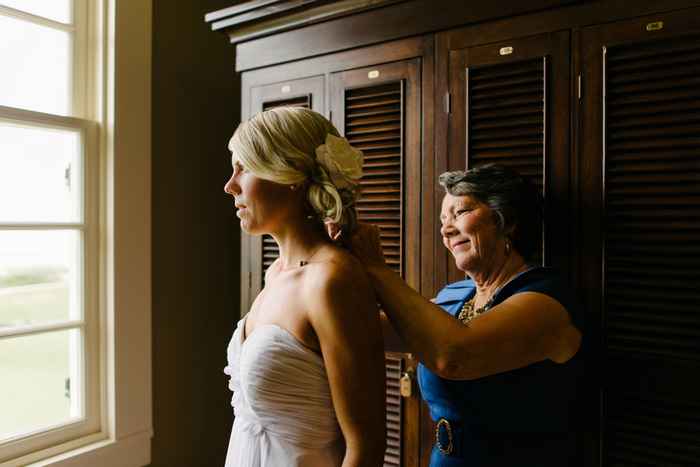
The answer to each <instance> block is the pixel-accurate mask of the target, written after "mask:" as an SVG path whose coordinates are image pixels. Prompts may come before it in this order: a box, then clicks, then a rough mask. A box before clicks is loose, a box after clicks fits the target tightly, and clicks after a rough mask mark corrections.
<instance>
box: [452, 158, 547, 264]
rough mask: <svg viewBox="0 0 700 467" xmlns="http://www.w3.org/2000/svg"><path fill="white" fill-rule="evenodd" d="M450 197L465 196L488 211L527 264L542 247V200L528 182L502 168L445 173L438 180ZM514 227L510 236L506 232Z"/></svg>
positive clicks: (513, 171)
mask: <svg viewBox="0 0 700 467" xmlns="http://www.w3.org/2000/svg"><path fill="white" fill-rule="evenodd" d="M438 182H439V183H440V185H441V186H443V187H444V188H445V192H446V193H449V194H451V195H452V196H464V195H468V196H471V197H472V198H474V199H475V200H476V201H477V202H478V203H479V204H482V205H484V206H486V207H487V208H489V209H490V210H491V212H492V214H493V217H494V221H495V222H496V226H497V227H498V229H499V230H500V231H501V233H502V234H503V235H505V236H507V237H508V238H510V239H511V241H512V242H513V248H515V250H516V251H517V252H518V253H520V254H521V255H522V256H523V257H524V258H525V259H526V260H527V259H529V258H530V256H531V255H532V254H533V253H534V252H535V251H537V249H538V248H539V247H540V246H541V245H542V220H543V216H544V198H543V197H542V194H541V193H540V191H539V190H538V188H537V187H536V186H535V184H534V183H533V182H532V181H531V180H530V179H529V178H525V177H523V176H522V175H520V174H519V173H518V172H516V171H515V170H514V169H513V168H511V167H509V166H507V165H504V164H488V165H483V166H480V167H475V168H473V169H471V170H467V171H466V172H465V171H461V170H459V171H455V172H445V173H443V174H442V175H440V177H439V178H438ZM512 226H515V229H514V231H513V232H512V234H510V235H508V233H507V230H508V229H509V228H510V227H512Z"/></svg>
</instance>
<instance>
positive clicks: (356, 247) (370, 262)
mask: <svg viewBox="0 0 700 467" xmlns="http://www.w3.org/2000/svg"><path fill="white" fill-rule="evenodd" d="M339 235H340V240H341V241H342V243H343V245H344V246H345V247H346V248H347V249H348V250H350V253H352V254H353V255H355V256H356V257H357V258H358V259H359V260H360V262H361V263H362V265H363V266H364V267H365V268H368V267H371V266H377V265H384V264H386V260H385V259H384V252H383V251H382V241H381V238H380V230H379V226H378V225H375V224H364V223H361V224H360V225H359V226H358V227H357V229H356V230H355V233H353V234H352V235H344V234H343V233H342V232H341V233H340V234H339ZM331 238H333V237H331Z"/></svg>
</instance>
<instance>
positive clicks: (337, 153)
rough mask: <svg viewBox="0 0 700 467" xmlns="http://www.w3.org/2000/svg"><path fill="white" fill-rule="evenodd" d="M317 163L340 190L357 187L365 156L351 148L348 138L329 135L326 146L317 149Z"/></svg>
mask: <svg viewBox="0 0 700 467" xmlns="http://www.w3.org/2000/svg"><path fill="white" fill-rule="evenodd" d="M316 161H317V162H318V163H319V164H320V165H321V166H322V167H323V168H324V169H326V171H327V172H328V174H329V175H330V176H331V180H332V181H333V184H334V185H335V186H336V187H337V188H338V189H341V188H347V187H350V188H352V187H355V186H356V185H357V184H358V183H359V182H360V179H361V178H362V163H363V162H364V154H363V153H362V151H360V150H359V149H355V148H353V147H352V146H350V143H349V142H348V140H347V139H346V138H343V137H338V136H333V135H331V134H330V133H329V134H328V136H326V142H325V144H322V145H320V146H319V147H317V148H316Z"/></svg>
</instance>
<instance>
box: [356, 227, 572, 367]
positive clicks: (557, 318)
mask: <svg viewBox="0 0 700 467" xmlns="http://www.w3.org/2000/svg"><path fill="white" fill-rule="evenodd" d="M344 240H345V243H346V245H347V246H348V248H349V249H350V251H352V252H353V253H355V254H356V255H357V256H358V258H359V259H360V260H361V262H362V263H363V264H364V265H365V268H366V270H367V274H368V276H369V278H370V282H371V283H372V288H373V289H374V291H375V293H376V294H377V299H378V300H379V303H380V304H381V305H382V309H383V310H384V312H385V313H386V315H387V317H388V318H389V320H390V321H391V324H392V325H393V327H394V329H395V330H396V332H397V333H398V335H399V336H400V337H401V339H402V340H403V342H404V343H405V344H406V346H407V347H408V348H409V349H410V350H411V352H412V353H413V354H414V356H415V357H416V358H417V359H418V360H419V361H420V362H421V363H422V364H423V365H425V366H426V367H427V368H428V369H430V370H431V371H433V372H434V373H436V374H437V375H439V376H442V377H444V378H447V379H460V380H466V379H474V378H479V377H483V376H487V375H490V374H495V373H500V372H502V371H507V370H512V369H515V368H520V367H523V366H525V365H529V364H531V363H535V362H538V361H541V360H546V359H550V360H552V361H555V362H564V361H566V360H568V359H569V358H571V356H573V355H574V354H575V353H576V350H577V349H578V347H579V345H580V340H581V335H580V333H579V332H578V330H577V329H576V328H575V327H574V326H573V325H572V323H571V321H570V317H569V314H568V313H567V312H566V310H565V309H564V307H563V306H562V305H560V304H559V303H558V302H557V301H556V300H554V299H552V298H550V297H548V296H546V295H543V294H539V293H535V292H525V293H520V294H516V295H514V296H513V297H511V298H509V299H507V300H505V301H504V302H503V303H501V304H499V305H497V306H495V307H493V308H491V309H490V310H489V312H488V313H484V314H483V315H481V316H479V317H477V318H475V319H472V320H471V321H469V323H468V324H466V325H464V324H462V322H461V321H459V320H458V319H457V318H455V317H453V316H451V315H449V314H448V313H445V312H444V310H442V309H441V308H440V307H439V306H438V305H435V304H434V303H432V302H431V301H430V300H428V299H427V298H425V297H423V296H422V295H420V294H419V293H418V292H416V291H415V290H413V289H411V287H409V286H408V285H407V284H406V283H405V282H404V281H403V279H401V277H399V276H398V275H397V274H396V273H395V272H394V271H393V270H392V269H391V268H390V267H389V266H387V264H386V262H385V261H384V258H383V255H382V253H381V243H380V240H379V229H378V228H377V227H376V226H363V227H361V228H360V230H359V231H358V232H357V233H356V234H355V235H353V237H352V238H349V239H344Z"/></svg>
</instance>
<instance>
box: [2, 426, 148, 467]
mask: <svg viewBox="0 0 700 467" xmlns="http://www.w3.org/2000/svg"><path fill="white" fill-rule="evenodd" d="M101 436H102V435H100V434H95V435H91V436H88V437H85V438H81V439H77V440H74V441H71V442H70V443H67V444H63V445H59V446H54V447H52V448H49V449H46V450H44V451H39V452H35V453H32V454H30V455H28V456H25V457H21V458H17V459H13V460H11V461H7V462H5V463H2V464H0V465H1V466H2V467H18V466H27V467H45V466H51V467H84V466H86V465H99V466H100V467H141V466H144V465H148V464H150V462H151V438H152V437H153V430H145V431H142V432H139V433H136V434H134V435H131V436H127V437H125V438H121V439H118V440H115V439H100V438H101ZM84 443H89V444H86V445H83V446H80V447H76V448H74V449H71V446H76V445H80V444H84ZM66 448H68V449H71V450H69V451H67V452H62V453H61V454H55V453H57V452H60V451H64V450H65V449H66ZM46 456H50V457H46ZM37 459H41V460H37ZM32 462H33V463H32Z"/></svg>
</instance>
